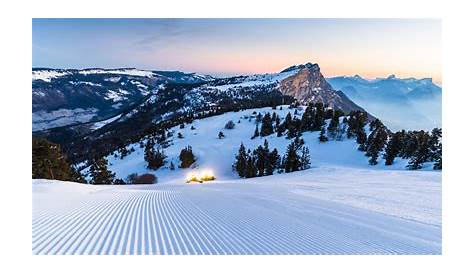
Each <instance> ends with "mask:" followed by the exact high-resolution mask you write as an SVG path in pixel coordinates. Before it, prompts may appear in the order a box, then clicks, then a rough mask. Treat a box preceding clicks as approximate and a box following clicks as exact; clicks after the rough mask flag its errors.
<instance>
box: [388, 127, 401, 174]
mask: <svg viewBox="0 0 474 274" xmlns="http://www.w3.org/2000/svg"><path fill="white" fill-rule="evenodd" d="M402 138H403V133H402V132H401V131H398V132H395V133H394V134H393V135H392V136H391V137H390V140H389V141H388V143H387V148H386V149H385V154H384V158H385V165H387V166H389V165H392V164H393V161H394V160H395V157H398V155H399V153H400V151H401V149H402V142H403V140H402Z"/></svg>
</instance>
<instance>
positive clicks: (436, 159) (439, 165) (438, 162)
mask: <svg viewBox="0 0 474 274" xmlns="http://www.w3.org/2000/svg"><path fill="white" fill-rule="evenodd" d="M433 160H434V162H435V163H434V165H433V169H436V170H440V169H443V163H442V144H441V143H440V144H439V146H438V150H437V151H436V153H435V155H434V158H433Z"/></svg>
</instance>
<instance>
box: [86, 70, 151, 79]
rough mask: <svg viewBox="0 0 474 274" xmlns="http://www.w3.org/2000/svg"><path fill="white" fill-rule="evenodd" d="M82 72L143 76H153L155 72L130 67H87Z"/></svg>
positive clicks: (87, 73)
mask: <svg viewBox="0 0 474 274" xmlns="http://www.w3.org/2000/svg"><path fill="white" fill-rule="evenodd" d="M79 73H80V74H83V75H89V74H123V75H132V76H142V77H152V76H153V75H154V74H153V72H152V71H148V70H140V69H135V68H130V69H85V70H80V71H79Z"/></svg>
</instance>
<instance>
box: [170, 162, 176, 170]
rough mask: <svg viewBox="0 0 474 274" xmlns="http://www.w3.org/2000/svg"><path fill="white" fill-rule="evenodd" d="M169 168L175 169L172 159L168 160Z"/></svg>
mask: <svg viewBox="0 0 474 274" xmlns="http://www.w3.org/2000/svg"><path fill="white" fill-rule="evenodd" d="M170 170H175V167H174V163H173V161H171V162H170Z"/></svg>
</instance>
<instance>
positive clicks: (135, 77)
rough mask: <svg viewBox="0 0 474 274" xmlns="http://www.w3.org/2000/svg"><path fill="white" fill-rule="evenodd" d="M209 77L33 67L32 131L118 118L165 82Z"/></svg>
mask: <svg viewBox="0 0 474 274" xmlns="http://www.w3.org/2000/svg"><path fill="white" fill-rule="evenodd" d="M212 79H213V78H212V77H210V76H203V75H198V74H195V73H184V72H179V71H145V70H138V69H133V68H132V69H131V68H120V69H84V70H76V69H49V68H34V69H33V72H32V86H33V93H32V99H33V131H37V130H43V129H48V128H53V127H60V126H66V125H70V124H78V123H86V122H90V121H98V120H101V119H104V118H107V117H111V116H114V115H117V114H119V113H121V112H123V111H125V110H127V109H128V108H130V107H132V106H133V105H134V104H136V103H137V102H139V101H140V100H143V99H144V98H146V97H147V96H149V95H150V94H151V93H156V92H157V90H159V89H162V88H164V85H165V84H168V83H204V82H206V81H209V80H212Z"/></svg>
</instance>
